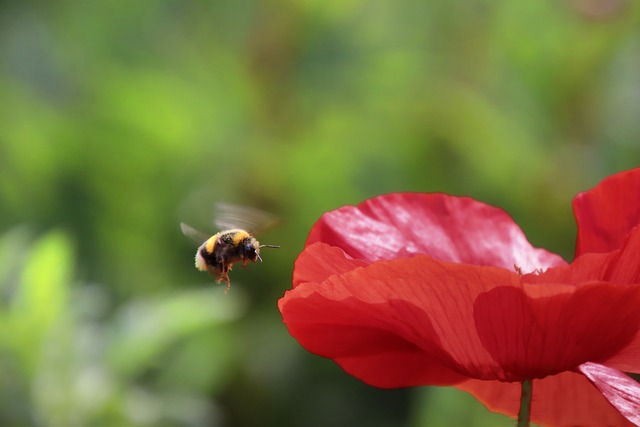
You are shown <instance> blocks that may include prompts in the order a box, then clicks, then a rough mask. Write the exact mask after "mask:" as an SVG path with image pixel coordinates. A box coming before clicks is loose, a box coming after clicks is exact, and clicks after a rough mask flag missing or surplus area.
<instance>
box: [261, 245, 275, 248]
mask: <svg viewBox="0 0 640 427" xmlns="http://www.w3.org/2000/svg"><path fill="white" fill-rule="evenodd" d="M260 247H261V248H279V247H280V246H277V245H260Z"/></svg>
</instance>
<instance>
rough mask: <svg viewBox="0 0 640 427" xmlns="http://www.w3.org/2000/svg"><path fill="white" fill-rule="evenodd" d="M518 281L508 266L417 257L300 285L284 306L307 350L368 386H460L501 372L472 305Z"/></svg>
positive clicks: (290, 325)
mask: <svg viewBox="0 0 640 427" xmlns="http://www.w3.org/2000/svg"><path fill="white" fill-rule="evenodd" d="M481 273H482V274H483V277H482V278H479V277H478V276H479V275H480V274H481ZM517 282H518V276H517V275H516V274H515V273H511V272H508V271H506V270H503V269H497V268H493V267H476V266H466V265H459V264H451V263H442V262H439V261H435V260H433V259H432V258H430V257H426V256H416V257H413V258H409V259H399V260H394V261H382V262H378V263H374V264H371V265H369V266H367V267H364V268H357V269H354V270H351V271H350V272H348V273H345V274H341V275H333V276H331V277H329V278H328V279H327V280H326V281H325V282H323V283H321V284H319V283H309V282H307V283H301V284H299V285H298V286H297V287H295V288H294V289H293V290H290V291H288V292H287V293H286V294H285V296H284V297H283V298H282V299H281V300H280V301H279V308H280V311H281V312H282V316H283V320H284V322H285V323H286V324H287V327H288V328H289V332H290V333H291V335H292V336H293V337H294V338H296V339H297V340H298V342H299V343H300V344H301V345H302V346H303V347H305V348H306V349H307V350H309V351H310V352H312V353H315V354H318V355H320V356H324V357H328V358H331V359H333V360H334V361H336V362H337V363H338V364H339V365H340V366H341V367H342V368H343V369H344V370H345V371H347V372H348V373H350V374H351V375H353V376H355V377H357V378H359V379H361V380H363V381H365V382H367V383H368V384H371V385H375V386H378V387H385V388H392V387H405V386H412V385H426V384H432V385H444V384H454V383H457V382H459V381H461V380H463V379H464V377H463V376H462V375H470V374H472V375H474V376H481V377H490V378H494V377H495V375H496V374H495V373H494V371H495V370H499V369H500V367H499V366H496V364H495V361H493V359H492V358H491V356H490V355H489V354H488V353H487V351H486V350H485V349H484V348H483V346H482V344H481V342H480V339H479V337H478V335H477V334H476V332H475V320H474V317H473V309H472V307H473V301H474V299H475V298H476V297H477V295H478V294H479V293H481V292H482V291H487V290H490V289H492V288H494V287H495V286H498V285H499V284H505V285H507V286H509V285H511V286H515V285H516V284H517Z"/></svg>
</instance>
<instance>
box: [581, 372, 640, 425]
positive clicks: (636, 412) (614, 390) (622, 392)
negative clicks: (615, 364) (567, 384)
mask: <svg viewBox="0 0 640 427" xmlns="http://www.w3.org/2000/svg"><path fill="white" fill-rule="evenodd" d="M580 372H582V373H583V374H584V375H585V376H586V377H587V378H589V380H590V381H591V382H593V384H594V385H595V386H596V387H598V390H600V392H602V394H603V395H604V397H605V398H606V399H607V400H608V401H609V402H610V403H611V404H612V405H613V406H615V408H616V409H617V410H618V411H619V412H620V413H621V414H622V415H623V416H624V417H625V418H627V419H628V420H629V421H631V422H632V423H634V424H636V425H640V384H638V382H637V381H636V380H634V379H632V378H630V377H629V376H628V375H625V374H624V373H622V372H620V371H617V370H615V369H611V368H607V367H606V366H602V365H598V364H596V363H585V364H584V365H582V366H580Z"/></svg>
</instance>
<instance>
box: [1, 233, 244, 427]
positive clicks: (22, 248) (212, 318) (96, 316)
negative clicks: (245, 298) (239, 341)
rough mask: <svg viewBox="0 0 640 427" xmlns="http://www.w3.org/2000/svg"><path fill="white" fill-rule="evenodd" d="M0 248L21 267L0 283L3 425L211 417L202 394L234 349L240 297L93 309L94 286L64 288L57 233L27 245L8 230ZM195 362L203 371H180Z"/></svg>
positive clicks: (67, 271) (190, 421) (99, 299)
mask: <svg viewBox="0 0 640 427" xmlns="http://www.w3.org/2000/svg"><path fill="white" fill-rule="evenodd" d="M0 246H1V248H2V250H1V251H0V253H1V254H2V256H1V258H0V262H1V263H2V265H12V264H13V265H15V263H16V261H17V262H18V264H21V265H19V266H18V268H16V269H15V271H13V272H7V273H5V274H4V275H3V277H2V282H1V283H0V284H1V285H2V291H3V294H4V295H5V296H6V303H5V305H4V306H3V307H2V310H1V311H0V324H2V329H1V330H0V349H2V358H0V370H2V372H3V373H5V374H7V375H3V380H4V381H3V382H1V383H0V390H1V393H2V394H1V395H2V396H4V397H5V399H3V400H2V401H0V414H2V416H3V421H4V422H6V423H10V424H14V425H29V424H43V423H44V424H50V425H69V426H72V425H158V423H159V422H162V423H167V422H168V423H171V424H177V425H201V424H200V423H201V422H204V421H210V420H211V419H212V417H213V416H215V410H214V409H215V408H214V407H212V406H211V404H210V403H209V402H207V401H206V400H205V399H203V398H202V396H201V395H202V393H206V392H208V391H211V390H215V389H216V388H220V387H222V386H223V385H224V383H225V382H226V381H227V380H228V372H226V371H227V369H229V367H230V366H231V363H232V361H233V357H234V354H235V353H236V352H237V348H236V345H235V344H234V340H233V336H232V334H231V333H229V331H228V329H229V328H231V326H230V325H229V323H230V322H232V321H233V320H235V319H237V318H238V316H239V315H240V314H241V313H242V311H243V308H242V306H243V302H242V298H240V297H231V296H230V297H229V298H226V297H224V296H223V295H222V294H221V293H217V294H216V293H213V292H211V291H204V290H197V291H196V290H187V291H173V292H171V293H167V294H166V295H162V296H153V297H150V298H146V299H145V300H144V301H131V302H128V303H125V304H122V305H121V306H120V307H119V308H118V309H117V310H116V311H115V312H113V313H110V314H106V313H100V312H101V311H104V309H105V308H106V307H104V304H105V303H106V301H105V298H106V296H105V295H103V294H102V291H101V290H98V289H95V288H90V287H89V288H84V289H78V288H76V287H74V286H72V280H71V278H72V275H73V269H74V267H73V263H74V254H73V250H72V247H71V244H70V242H69V239H68V238H67V237H66V236H65V234H64V233H62V232H60V231H56V232H51V233H49V234H47V235H45V236H44V237H42V238H41V239H39V240H38V241H36V242H35V243H34V244H33V245H29V244H27V243H26V241H25V239H24V238H21V236H20V235H18V233H17V232H16V233H13V234H9V235H7V236H5V237H4V238H3V239H2V240H0ZM16 254H21V256H20V257H18V256H16ZM18 258H20V259H18ZM216 301H217V302H216ZM101 305H102V306H103V307H102V308H101V307H100V306H101ZM88 309H94V310H91V311H86V310H88ZM83 310H85V311H86V312H83ZM96 311H97V312H98V313H96ZM223 326H224V328H223ZM205 337H206V340H205V339H204V338H205ZM194 361H197V362H198V363H197V366H200V367H201V368H202V369H198V370H193V371H191V372H192V374H191V375H183V373H184V372H190V367H191V366H193V362H194ZM156 371H159V372H158V373H156ZM10 396H13V398H10ZM16 402H18V403H19V405H18V407H17V408H16V407H15V403H16Z"/></svg>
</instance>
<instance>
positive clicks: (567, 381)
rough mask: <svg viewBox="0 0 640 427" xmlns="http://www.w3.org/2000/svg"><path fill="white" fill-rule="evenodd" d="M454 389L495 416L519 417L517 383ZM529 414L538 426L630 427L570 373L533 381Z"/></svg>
mask: <svg viewBox="0 0 640 427" xmlns="http://www.w3.org/2000/svg"><path fill="white" fill-rule="evenodd" d="M456 388H459V389H461V390H465V391H467V392H469V393H471V394H472V395H473V396H475V397H476V399H478V400H479V401H480V402H482V403H483V404H484V405H485V406H487V408H489V409H490V410H492V411H494V412H499V413H502V414H506V415H509V416H511V417H517V415H518V410H519V406H520V383H501V382H498V381H478V380H470V381H467V382H465V383H462V384H460V385H457V386H456ZM531 412H532V414H531V421H533V422H535V423H537V424H541V425H553V426H627V425H631V423H630V422H629V421H627V420H626V419H625V418H624V417H623V416H622V415H621V414H620V412H618V411H617V410H616V409H615V408H614V407H613V406H611V404H609V402H608V401H607V399H605V397H604V396H603V395H602V393H601V392H600V391H598V389H597V388H596V387H594V386H593V385H592V384H591V383H590V382H589V380H588V379H587V378H586V377H585V376H584V375H581V374H578V373H573V372H564V373H562V374H559V375H554V376H551V377H547V378H544V379H541V380H534V381H533V403H532V405H531Z"/></svg>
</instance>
